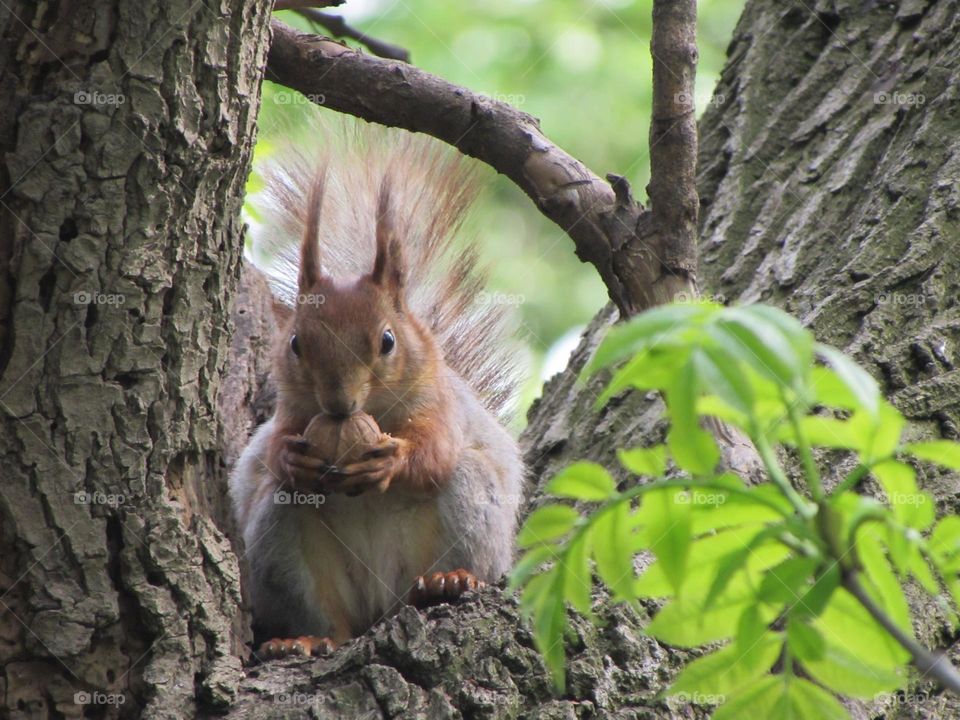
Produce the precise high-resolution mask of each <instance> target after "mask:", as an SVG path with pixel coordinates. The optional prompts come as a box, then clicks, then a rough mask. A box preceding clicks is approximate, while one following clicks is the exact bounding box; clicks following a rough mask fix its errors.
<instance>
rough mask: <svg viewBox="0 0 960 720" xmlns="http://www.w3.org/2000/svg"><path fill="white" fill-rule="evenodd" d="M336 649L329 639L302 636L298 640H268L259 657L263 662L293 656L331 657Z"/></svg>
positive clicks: (259, 652) (262, 646) (261, 648)
mask: <svg viewBox="0 0 960 720" xmlns="http://www.w3.org/2000/svg"><path fill="white" fill-rule="evenodd" d="M336 649H337V644H336V643H335V642H334V641H333V640H331V639H330V638H328V637H317V636H316V635H302V636H301V637H296V638H274V639H273V640H267V642H265V643H263V645H261V646H260V649H259V650H258V651H257V655H258V656H259V658H260V659H261V660H274V659H276V658H284V657H291V656H293V655H303V656H304V657H311V656H315V655H329V654H330V653H332V652H333V651H334V650H336Z"/></svg>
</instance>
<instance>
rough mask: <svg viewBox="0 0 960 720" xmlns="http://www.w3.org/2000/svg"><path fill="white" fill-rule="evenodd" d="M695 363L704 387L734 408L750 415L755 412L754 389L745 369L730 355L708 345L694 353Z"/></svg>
mask: <svg viewBox="0 0 960 720" xmlns="http://www.w3.org/2000/svg"><path fill="white" fill-rule="evenodd" d="M692 358H693V363H694V366H695V368H696V372H697V375H698V376H699V377H700V379H701V381H702V383H703V386H704V387H708V388H710V390H711V392H713V393H715V394H717V395H719V396H720V397H721V398H723V400H724V401H726V402H727V403H729V404H730V405H731V406H732V407H734V408H736V409H738V410H740V411H741V412H744V413H746V414H748V415H749V414H750V413H752V411H753V401H754V397H753V388H752V387H751V385H750V382H749V380H748V379H747V375H746V374H745V373H744V368H743V367H742V365H741V364H740V363H738V362H737V360H736V359H735V358H733V357H731V356H730V355H729V354H728V353H726V352H725V351H723V350H721V349H720V348H717V347H711V346H709V345H706V346H704V347H702V348H699V349H698V350H696V351H694V353H693V355H692Z"/></svg>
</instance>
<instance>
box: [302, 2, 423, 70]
mask: <svg viewBox="0 0 960 720" xmlns="http://www.w3.org/2000/svg"><path fill="white" fill-rule="evenodd" d="M297 13H298V14H299V15H303V17H305V18H307V20H309V21H310V22H311V23H313V24H314V25H315V26H317V27H322V28H323V29H324V30H326V31H327V32H329V33H331V34H332V35H333V36H334V37H338V38H349V39H350V40H356V41H357V42H358V43H360V44H362V45H364V46H365V47H366V48H367V49H368V50H370V52H372V53H373V54H374V55H379V56H380V57H382V58H389V59H391V60H400V61H401V62H410V51H409V50H407V49H406V48H402V47H400V46H399V45H393V44H392V43H388V42H384V41H383V40H378V39H377V38H375V37H370V36H369V35H367V34H365V33H363V32H361V31H360V30H357V29H356V28H353V27H351V26H350V25H347V21H346V20H344V19H343V17H342V16H340V15H331V14H330V13H325V12H321V11H319V10H314V9H312V8H303V9H300V10H297Z"/></svg>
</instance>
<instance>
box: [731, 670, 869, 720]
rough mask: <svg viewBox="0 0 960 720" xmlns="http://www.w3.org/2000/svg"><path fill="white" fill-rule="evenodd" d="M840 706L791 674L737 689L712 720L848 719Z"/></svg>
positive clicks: (805, 681) (822, 692)
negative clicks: (751, 719)
mask: <svg viewBox="0 0 960 720" xmlns="http://www.w3.org/2000/svg"><path fill="white" fill-rule="evenodd" d="M849 717H850V716H849V715H848V714H847V711H846V710H844V708H843V705H841V704H840V703H839V702H837V699H836V698H835V697H833V695H831V694H830V693H828V692H826V691H824V690H823V689H822V688H819V687H817V686H816V685H814V684H813V683H812V682H809V681H807V680H804V679H803V678H798V677H794V676H793V675H767V676H765V677H762V678H760V679H759V680H757V681H755V682H754V683H753V684H751V685H749V686H746V687H744V688H741V690H740V691H739V692H737V693H735V694H734V695H733V696H732V697H731V698H730V699H729V701H728V702H727V703H726V704H724V705H722V706H721V707H720V709H719V710H717V711H716V712H715V713H714V714H713V720H742V719H743V718H764V720H849Z"/></svg>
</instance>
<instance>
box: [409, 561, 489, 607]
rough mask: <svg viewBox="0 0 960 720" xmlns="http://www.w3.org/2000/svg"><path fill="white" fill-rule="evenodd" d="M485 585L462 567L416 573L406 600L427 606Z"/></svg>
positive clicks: (420, 605)
mask: <svg viewBox="0 0 960 720" xmlns="http://www.w3.org/2000/svg"><path fill="white" fill-rule="evenodd" d="M485 585H486V583H484V582H483V580H480V579H479V578H478V577H477V576H476V575H474V574H473V573H472V572H469V571H467V570H464V569H463V568H459V569H457V570H453V571H451V572H435V573H432V574H430V575H418V576H417V578H416V579H415V580H414V581H413V588H411V590H410V596H409V598H408V600H409V602H410V604H411V605H413V606H414V607H419V608H423V607H429V606H430V605H436V604H437V603H442V602H452V601H454V600H456V599H457V598H459V597H460V596H461V595H463V594H464V593H465V592H467V591H468V590H477V589H479V588H482V587H485Z"/></svg>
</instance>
